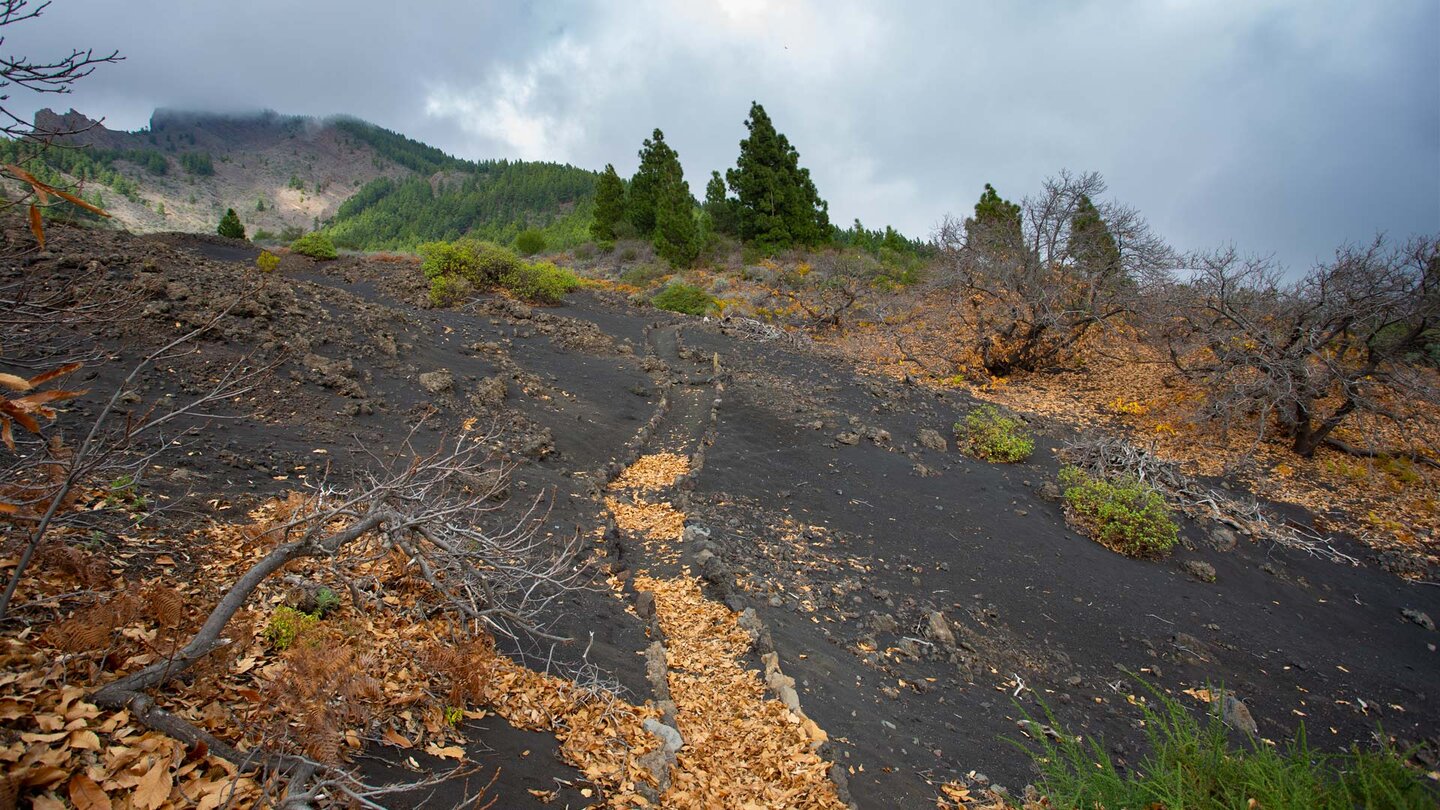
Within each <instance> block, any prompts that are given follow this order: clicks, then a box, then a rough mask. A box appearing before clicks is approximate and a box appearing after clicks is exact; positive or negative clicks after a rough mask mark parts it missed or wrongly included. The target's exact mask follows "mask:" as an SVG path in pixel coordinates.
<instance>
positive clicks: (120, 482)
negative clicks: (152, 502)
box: [105, 474, 149, 512]
mask: <svg viewBox="0 0 1440 810" xmlns="http://www.w3.org/2000/svg"><path fill="white" fill-rule="evenodd" d="M105 505H106V506H110V507H114V508H119V509H124V510H126V511H129V512H144V511H145V510H146V509H147V508H148V506H149V504H148V503H147V502H146V500H145V496H144V495H141V494H140V482H139V481H136V480H135V476H133V475H128V474H127V475H122V476H120V477H119V478H116V479H115V480H114V481H111V482H110V485H109V486H108V487H106V488H105Z"/></svg>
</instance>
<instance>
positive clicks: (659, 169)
mask: <svg viewBox="0 0 1440 810" xmlns="http://www.w3.org/2000/svg"><path fill="white" fill-rule="evenodd" d="M679 167H680V156H679V155H678V154H676V152H675V150H674V149H671V148H670V145H669V144H667V143H665V133H663V132H661V131H660V130H659V129H656V130H655V132H654V133H652V134H651V136H650V137H649V138H646V139H645V142H644V143H643V144H642V146H641V149H640V168H638V169H636V170H635V176H634V177H633V178H631V180H630V193H629V198H628V199H627V200H626V208H625V215H626V218H628V219H629V220H630V224H632V225H634V226H635V230H636V232H637V233H639V234H640V235H641V236H649V235H650V234H652V233H653V232H654V231H655V219H656V203H657V201H658V199H659V196H658V195H659V192H660V186H661V184H662V183H663V182H664V178H665V175H666V174H667V173H669V172H670V171H672V170H674V171H676V172H678V171H679Z"/></svg>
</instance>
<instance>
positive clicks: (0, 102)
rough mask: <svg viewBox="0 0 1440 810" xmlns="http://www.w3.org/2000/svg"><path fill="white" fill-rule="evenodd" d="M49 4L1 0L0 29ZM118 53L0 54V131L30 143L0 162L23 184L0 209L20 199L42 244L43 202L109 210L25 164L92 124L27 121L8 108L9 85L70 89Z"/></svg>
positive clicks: (1, 40) (0, 39)
mask: <svg viewBox="0 0 1440 810" xmlns="http://www.w3.org/2000/svg"><path fill="white" fill-rule="evenodd" d="M49 6H50V0H44V2H42V3H40V4H39V5H36V6H31V4H30V2H29V0H0V32H3V31H4V29H5V28H6V27H8V26H11V25H15V24H17V23H22V22H25V21H27V20H33V19H35V18H36V17H39V16H40V15H41V14H42V13H44V11H45V9H46V8H48V7H49ZM5 40H6V37H5V36H4V35H3V33H0V48H3V47H4V45H5ZM123 58H124V57H122V56H120V52H119V51H111V52H110V53H109V54H104V53H101V54H99V55H96V53H95V51H94V50H93V49H89V48H87V49H84V50H81V49H79V48H72V49H71V51H70V53H69V54H68V55H65V56H60V57H57V58H53V59H49V60H48V61H47V60H44V59H39V60H36V59H31V58H29V57H27V56H12V55H10V54H8V53H6V54H0V133H3V134H4V137H5V138H7V139H11V140H16V141H24V142H29V143H31V144H33V149H32V150H29V152H30V153H29V154H28V155H26V156H21V157H20V158H19V159H18V160H17V161H16V162H15V163H0V172H3V173H4V174H5V175H8V176H9V177H11V178H13V179H14V180H17V181H19V182H20V184H21V188H22V189H24V190H23V191H22V192H21V193H20V194H19V195H18V196H15V197H13V198H12V197H9V196H8V195H7V196H0V213H3V212H4V211H6V210H9V209H11V208H15V207H19V206H22V205H23V206H26V207H27V209H28V213H29V221H30V230H31V231H32V232H33V233H34V234H35V241H36V242H37V243H38V244H39V245H40V246H41V247H44V246H45V226H44V224H43V218H42V215H41V209H42V208H46V207H49V206H52V205H56V204H58V203H59V202H61V201H64V202H68V203H70V204H72V205H76V206H79V207H81V208H83V209H85V210H87V211H90V212H91V213H94V214H96V215H98V216H102V217H108V216H110V214H109V213H107V212H105V211H104V210H102V209H100V208H99V207H97V206H95V205H93V204H91V203H89V202H86V201H85V200H83V199H81V198H80V197H79V196H77V195H76V194H74V193H72V192H73V191H75V189H63V188H58V187H56V185H54V183H53V182H50V183H47V182H45V181H43V180H41V179H40V178H38V177H36V176H35V174H34V173H33V172H32V171H31V169H33V168H34V166H30V165H29V164H32V163H34V162H35V160H36V158H37V157H38V156H39V155H40V154H42V153H43V152H44V150H46V149H54V148H76V147H73V146H62V145H59V144H57V143H56V139H57V138H60V137H62V136H67V135H76V134H79V133H81V132H84V131H85V130H86V129H89V128H90V126H93V124H92V125H87V126H85V127H81V128H79V129H57V130H38V129H36V128H35V127H34V125H33V124H32V123H31V122H29V121H26V120H25V119H23V118H20V117H19V116H17V115H16V114H15V112H14V111H13V110H12V109H11V104H10V94H11V92H12V90H11V88H15V87H21V88H24V89H26V90H29V91H31V92H35V93H54V94H64V93H69V92H71V89H72V86H73V85H74V84H75V83H76V82H78V81H80V80H81V79H83V78H85V77H86V76H89V75H90V74H91V73H93V72H94V71H95V68H96V67H98V66H99V65H102V64H107V63H114V62H119V61H122V60H123ZM52 198H53V199H52Z"/></svg>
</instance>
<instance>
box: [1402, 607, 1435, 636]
mask: <svg viewBox="0 0 1440 810" xmlns="http://www.w3.org/2000/svg"><path fill="white" fill-rule="evenodd" d="M1400 615H1401V616H1404V617H1405V618H1407V619H1409V620H1410V621H1412V622H1414V623H1416V624H1418V625H1420V626H1421V627H1423V628H1425V629H1426V630H1429V631H1430V632H1432V633H1433V632H1435V622H1434V621H1433V620H1432V619H1431V618H1430V614H1428V613H1422V612H1421V611H1418V610H1416V609H1415V608H1405V609H1404V610H1402V611H1400Z"/></svg>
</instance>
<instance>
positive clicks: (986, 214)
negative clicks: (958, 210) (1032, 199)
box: [965, 183, 1024, 251]
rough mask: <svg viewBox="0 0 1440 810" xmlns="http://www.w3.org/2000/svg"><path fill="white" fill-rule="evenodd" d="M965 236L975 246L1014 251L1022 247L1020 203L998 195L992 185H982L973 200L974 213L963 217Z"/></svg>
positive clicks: (992, 249)
mask: <svg viewBox="0 0 1440 810" xmlns="http://www.w3.org/2000/svg"><path fill="white" fill-rule="evenodd" d="M965 236H966V238H967V239H968V240H970V241H972V242H974V243H975V246H976V247H978V248H983V249H986V250H991V251H996V250H1016V249H1019V248H1021V247H1022V246H1023V243H1024V235H1023V234H1022V232H1021V228H1020V206H1019V205H1016V204H1015V203H1012V202H1010V201H1009V200H1007V199H1004V198H1003V197H1001V196H1000V193H999V192H998V191H996V190H995V187H994V186H992V185H990V184H989V183H986V184H985V190H984V191H983V192H981V194H980V201H979V202H977V203H975V216H974V217H972V218H970V219H966V220H965Z"/></svg>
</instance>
